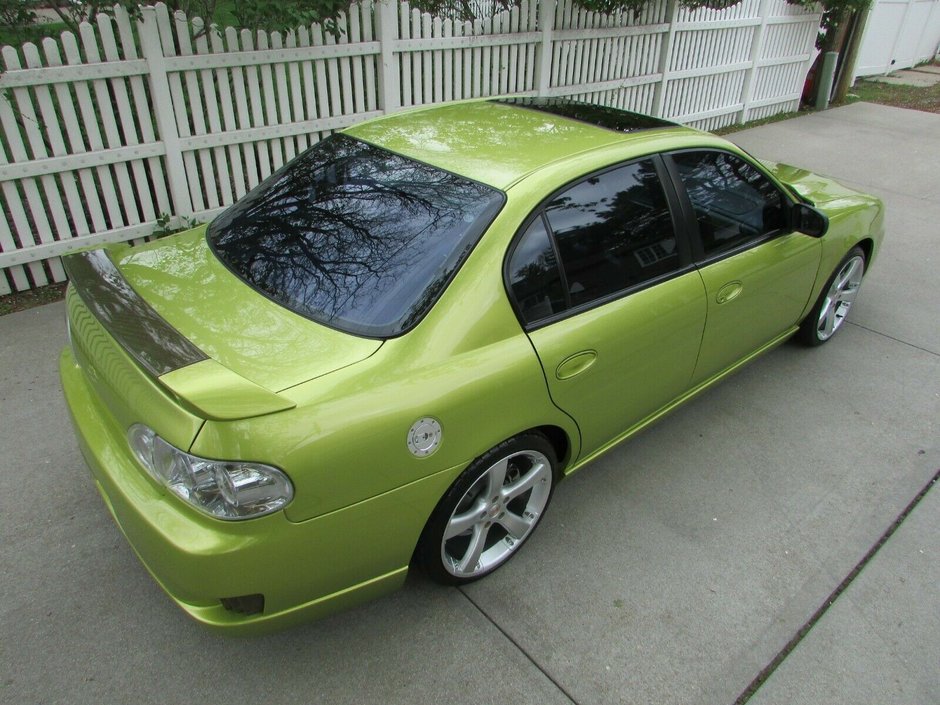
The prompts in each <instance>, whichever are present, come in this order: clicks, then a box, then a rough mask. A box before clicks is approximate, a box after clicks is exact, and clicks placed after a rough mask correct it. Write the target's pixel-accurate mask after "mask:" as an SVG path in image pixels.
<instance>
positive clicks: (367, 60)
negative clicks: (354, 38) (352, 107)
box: [359, 3, 398, 112]
mask: <svg viewBox="0 0 940 705" xmlns="http://www.w3.org/2000/svg"><path fill="white" fill-rule="evenodd" d="M359 11H360V13H361V14H362V21H361V31H362V41H363V42H371V41H372V39H373V26H372V23H373V12H372V6H371V5H367V4H366V3H360V4H359ZM376 59H378V60H379V61H381V51H380V53H379V54H376V55H373V56H366V57H363V63H364V65H365V74H366V75H365V91H366V106H365V109H366V110H368V111H370V112H371V111H373V110H375V109H376V107H377V105H376V100H375V96H376V82H375V62H376ZM396 83H397V82H396ZM395 90H396V91H397V90H398V86H397V85H396V86H395Z"/></svg>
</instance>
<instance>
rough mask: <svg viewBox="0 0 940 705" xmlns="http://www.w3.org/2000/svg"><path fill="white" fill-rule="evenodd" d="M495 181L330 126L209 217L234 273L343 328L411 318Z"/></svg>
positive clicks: (451, 265)
mask: <svg viewBox="0 0 940 705" xmlns="http://www.w3.org/2000/svg"><path fill="white" fill-rule="evenodd" d="M502 201H503V199H502V194H501V193H500V192H499V191H496V190H495V189H492V188H490V187H488V186H484V185H482V184H479V183H475V182H472V181H468V180H467V179H464V178H462V177H460V176H457V175H455V174H451V173H449V172H446V171H443V170H441V169H438V168H436V167H432V166H430V165H427V164H422V163H419V162H415V161H412V160H410V159H407V158H405V157H403V156H401V155H397V154H393V153H391V152H387V151H385V150H383V149H380V148H378V147H374V146H372V145H369V144H366V143H363V142H359V141H358V140H354V139H352V138H350V137H347V136H345V135H335V136H333V137H331V138H329V139H327V140H324V141H323V142H320V143H319V144H317V145H316V146H314V147H313V148H311V149H310V150H308V151H307V152H305V153H304V154H302V155H301V156H299V157H298V158H297V159H295V160H294V161H292V162H291V163H290V164H288V165H287V166H285V167H284V168H283V169H281V170H280V171H278V172H277V173H275V174H273V175H272V176H271V177H269V178H268V179H267V180H266V181H264V182H263V183H262V184H260V185H259V186H258V187H257V188H256V189H254V190H253V191H252V192H251V193H249V194H248V195H247V196H246V197H245V198H244V199H242V200H241V201H239V202H238V203H236V204H235V205H234V206H232V207H231V208H230V209H229V210H227V211H226V212H225V213H223V214H222V215H221V216H219V217H218V218H217V219H216V220H215V221H214V222H213V223H212V225H211V226H210V227H209V240H210V242H211V243H212V246H213V248H214V250H215V252H216V253H217V254H218V256H219V257H220V258H221V259H222V260H223V262H225V263H226V265H227V266H229V267H230V268H231V269H232V270H233V271H234V272H235V273H236V274H238V275H239V276H240V277H242V278H243V279H245V280H246V281H248V282H249V283H250V284H252V285H253V286H255V287H257V288H258V289H260V290H262V291H264V292H265V293H267V294H268V295H269V296H270V297H271V298H273V299H274V300H275V301H277V302H279V303H281V304H282V305H284V306H286V307H288V308H290V309H292V310H294V311H297V312H298V313H300V314H302V315H305V316H308V317H310V318H313V319H314V320H317V321H321V322H323V323H327V324H330V325H333V326H336V327H338V328H341V329H343V330H347V331H349V332H352V333H361V334H365V335H374V336H386V335H395V334H397V333H401V332H403V331H404V330H407V329H408V328H409V327H411V326H413V325H414V324H416V323H417V322H418V321H419V320H420V319H421V317H422V316H423V315H424V314H425V313H426V312H427V310H428V309H429V308H430V306H431V305H433V303H434V301H436V299H437V297H438V296H439V294H440V293H441V291H443V289H444V287H445V286H446V284H447V282H448V281H449V279H450V277H451V275H452V274H453V273H454V271H455V270H456V269H457V267H459V266H460V263H461V262H462V261H463V259H464V258H465V257H466V255H467V254H468V253H469V251H470V249H472V247H473V245H474V244H475V243H476V241H477V240H478V239H479V237H480V235H481V234H482V232H483V230H484V229H485V227H486V226H487V225H488V223H489V222H490V221H491V220H492V218H493V217H494V216H495V214H496V212H497V211H498V209H499V208H500V206H501V204H502Z"/></svg>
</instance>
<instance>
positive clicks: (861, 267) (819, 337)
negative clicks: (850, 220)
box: [799, 247, 865, 346]
mask: <svg viewBox="0 0 940 705" xmlns="http://www.w3.org/2000/svg"><path fill="white" fill-rule="evenodd" d="M864 274H865V251H864V250H862V248H861V247H853V248H852V249H851V250H850V251H849V253H848V254H847V255H846V256H845V257H844V258H843V259H842V261H841V262H840V263H839V266H838V267H836V271H835V272H833V274H832V276H831V277H830V278H829V281H828V282H826V286H825V288H824V289H823V292H822V294H821V295H820V297H819V300H818V301H817V302H816V305H815V306H814V307H813V310H812V311H810V312H809V315H808V316H807V317H806V320H804V321H803V323H802V324H801V325H800V333H799V336H800V339H801V340H802V341H803V342H804V343H806V344H807V345H811V346H816V345H822V344H823V343H825V342H826V341H827V340H829V339H830V338H831V337H832V336H833V335H835V333H836V331H837V330H839V328H841V327H842V324H843V323H844V322H845V317H846V316H847V315H848V313H849V309H851V308H852V304H853V303H855V297H856V296H858V289H859V287H860V286H861V284H862V277H863V276H864Z"/></svg>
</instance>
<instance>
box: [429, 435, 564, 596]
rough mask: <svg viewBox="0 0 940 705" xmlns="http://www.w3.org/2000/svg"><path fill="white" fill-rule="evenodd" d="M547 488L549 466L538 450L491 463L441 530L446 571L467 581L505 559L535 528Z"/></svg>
mask: <svg viewBox="0 0 940 705" xmlns="http://www.w3.org/2000/svg"><path fill="white" fill-rule="evenodd" d="M551 489H552V465H551V462H549V460H548V458H546V457H545V456H544V455H543V454H542V453H539V452H538V451H534V450H524V451H520V452H518V453H513V454H511V455H508V456H506V457H505V458H502V459H501V460H498V461H497V462H495V463H493V465H491V466H490V467H489V468H488V469H487V470H486V471H485V472H484V473H483V474H482V475H480V477H479V478H478V479H477V481H476V482H474V483H473V485H472V486H471V487H470V489H468V490H467V491H466V492H465V493H464V495H463V497H461V498H460V501H459V502H457V506H456V508H455V509H454V511H453V513H452V514H451V515H450V518H449V519H448V521H447V524H446V526H445V528H444V536H443V539H442V540H441V559H442V562H443V565H444V568H445V569H446V570H447V572H449V573H450V574H451V575H453V576H455V577H458V578H472V577H474V576H477V575H480V574H482V573H487V572H489V571H491V570H492V569H494V568H495V567H496V566H498V565H499V564H501V563H503V562H504V561H506V560H508V559H509V557H510V556H511V555H512V554H513V553H514V552H515V551H516V549H518V548H519V546H520V545H521V544H522V542H523V541H525V539H526V537H528V535H529V534H530V533H531V532H532V529H533V528H535V525H536V524H537V523H538V520H539V519H540V518H541V516H542V512H543V511H544V510H545V506H546V505H547V504H548V500H549V497H550V496H551Z"/></svg>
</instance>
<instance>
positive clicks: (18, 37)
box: [0, 22, 66, 48]
mask: <svg viewBox="0 0 940 705" xmlns="http://www.w3.org/2000/svg"><path fill="white" fill-rule="evenodd" d="M65 30H66V26H65V23H64V22H40V23H38V24H34V25H32V26H30V27H19V28H17V29H11V28H10V27H2V26H0V46H4V45H6V44H9V45H10V46H14V47H16V48H19V47H20V46H21V45H22V44H24V43H26V42H33V43H34V44H38V43H39V42H41V41H42V40H43V39H44V38H45V37H52V38H54V39H58V38H59V35H60V34H62V32H64V31H65Z"/></svg>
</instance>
